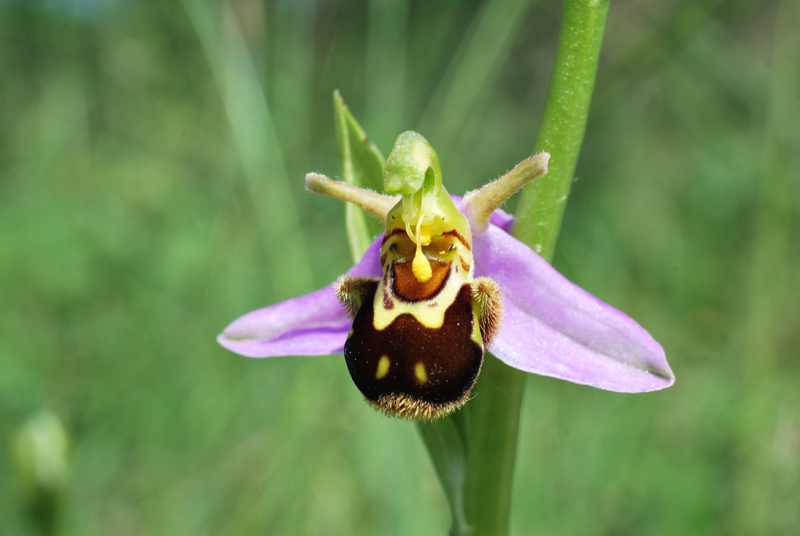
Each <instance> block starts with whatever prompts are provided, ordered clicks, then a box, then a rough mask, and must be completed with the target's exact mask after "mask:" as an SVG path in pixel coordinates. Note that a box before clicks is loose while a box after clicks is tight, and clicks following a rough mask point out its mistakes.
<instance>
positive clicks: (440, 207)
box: [218, 132, 674, 419]
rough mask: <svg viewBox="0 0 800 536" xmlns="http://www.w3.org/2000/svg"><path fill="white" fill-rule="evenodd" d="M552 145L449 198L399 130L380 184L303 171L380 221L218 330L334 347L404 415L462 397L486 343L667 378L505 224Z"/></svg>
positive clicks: (610, 313) (378, 403) (644, 382)
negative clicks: (361, 240)
mask: <svg viewBox="0 0 800 536" xmlns="http://www.w3.org/2000/svg"><path fill="white" fill-rule="evenodd" d="M548 159H549V155H547V154H540V155H536V156H533V157H531V158H529V159H527V160H524V161H523V162H521V163H520V164H519V165H517V166H516V167H515V168H514V169H513V170H512V171H510V172H509V173H507V174H506V175H504V176H503V177H501V178H500V179H498V180H497V181H495V182H493V183H490V184H488V185H486V186H484V187H483V188H481V189H479V190H476V191H474V192H470V193H467V194H466V195H465V196H464V197H463V198H458V197H455V196H450V195H449V194H448V193H447V191H446V190H445V188H444V186H443V185H442V175H441V169H440V166H439V161H438V157H437V156H436V153H435V152H434V151H433V149H432V148H431V147H430V145H429V144H428V142H427V141H426V140H425V139H424V138H423V137H422V136H421V135H419V134H417V133H415V132H405V133H403V134H401V135H400V137H399V138H398V140H397V142H396V143H395V147H394V149H393V150H392V153H391V154H390V155H389V158H388V159H387V160H386V165H385V168H384V171H383V182H384V190H385V191H386V195H384V194H378V193H376V192H372V191H369V190H364V189H361V188H358V187H356V186H353V185H350V184H347V183H344V182H340V181H334V180H331V179H329V178H327V177H325V176H323V175H319V174H316V173H311V174H308V175H307V176H306V187H307V189H309V190H310V191H312V192H316V193H321V194H324V195H328V196H331V197H335V198H338V199H341V200H344V201H347V202H350V203H354V204H355V205H357V206H360V207H361V208H363V209H365V210H366V211H367V212H368V213H370V214H372V215H373V216H375V217H377V218H379V219H380V220H382V221H384V222H385V226H386V229H385V232H384V233H382V234H381V235H380V236H378V237H377V239H375V241H374V242H373V243H372V244H371V246H370V247H369V248H368V249H367V251H366V253H365V254H364V256H363V257H362V258H361V260H360V261H359V262H358V263H357V264H356V265H355V266H353V267H352V268H351V269H350V270H349V271H348V272H347V273H346V274H345V275H343V276H342V277H341V278H339V279H338V280H337V281H336V282H334V283H332V284H331V285H329V286H327V287H325V288H323V289H320V290H318V291H316V292H312V293H311V294H307V295H305V296H301V297H299V298H294V299H290V300H288V301H284V302H282V303H278V304H275V305H272V306H269V307H266V308H263V309H259V310H256V311H253V312H250V313H247V314H245V315H244V316H242V317H241V318H239V319H237V320H235V321H234V322H233V323H232V324H231V325H229V326H228V327H227V328H226V329H225V330H224V331H223V332H222V334H221V335H219V337H218V341H219V343H220V344H221V345H222V346H224V347H225V348H227V349H229V350H231V351H233V352H236V353H238V354H241V355H244V356H248V357H273V356H287V355H327V354H340V353H344V355H345V361H346V364H347V367H348V369H349V371H350V374H351V377H352V378H353V381H354V382H355V384H356V386H357V387H358V388H359V390H360V391H361V392H362V394H363V395H364V397H365V399H366V400H367V402H368V403H370V404H371V405H372V406H374V407H375V408H376V409H378V410H380V411H382V412H384V413H386V414H388V415H392V416H397V417H403V418H410V419H414V418H422V419H433V418H438V417H441V416H444V415H447V414H448V413H450V412H452V411H454V410H455V409H457V408H458V407H460V406H461V405H462V404H464V403H465V402H466V401H467V400H468V398H469V394H470V391H471V390H472V387H473V385H474V384H475V382H476V380H477V378H478V375H479V373H480V369H481V365H482V363H483V358H484V354H485V353H486V352H487V351H490V352H491V354H492V355H494V356H495V357H496V358H497V359H500V360H501V361H502V362H504V363H505V364H507V365H509V366H512V367H514V368H517V369H519V370H523V371H526V372H531V373H534V374H540V375H544V376H551V377H554V378H560V379H562V380H567V381H570V382H574V383H578V384H584V385H591V386H594V387H598V388H600V389H606V390H610V391H619V392H644V391H654V390H658V389H663V388H665V387H669V386H670V385H672V384H673V382H674V376H673V374H672V370H671V369H670V367H669V364H668V363H667V360H666V357H665V354H664V350H663V348H662V347H661V345H659V344H658V343H657V342H656V341H655V340H654V339H653V337H651V336H650V334H649V333H647V331H645V330H644V329H643V328H642V327H641V326H640V325H639V324H637V323H636V322H635V321H634V320H632V319H631V318H630V317H628V316H627V315H625V314H624V313H622V312H620V311H618V310H617V309H615V308H614V307H612V306H610V305H608V304H606V303H604V302H602V301H601V300H599V299H597V298H595V297H594V296H592V295H591V294H589V293H588V292H586V291H585V290H583V289H581V288H580V287H578V286H577V285H575V284H573V283H571V282H570V281H569V280H567V279H566V278H565V277H564V276H562V275H561V274H560V273H559V272H558V271H556V270H555V269H554V268H553V267H552V266H551V265H550V264H549V263H548V262H547V261H545V260H544V259H543V258H542V257H540V256H539V255H537V254H536V253H535V252H534V251H533V250H532V249H531V248H529V247H528V246H527V245H525V244H523V243H522V242H520V241H518V240H517V239H515V238H514V237H513V236H511V234H509V233H510V230H511V226H512V225H513V217H512V216H510V215H508V214H507V213H505V212H504V211H502V210H501V209H500V208H499V207H500V205H502V203H504V202H505V201H506V200H507V199H508V198H509V197H510V196H511V195H513V194H514V193H515V192H516V191H517V190H519V188H521V187H522V186H523V185H524V184H526V183H527V182H529V181H530V180H532V179H534V178H536V177H538V176H540V175H542V174H544V173H546V170H547V161H548Z"/></svg>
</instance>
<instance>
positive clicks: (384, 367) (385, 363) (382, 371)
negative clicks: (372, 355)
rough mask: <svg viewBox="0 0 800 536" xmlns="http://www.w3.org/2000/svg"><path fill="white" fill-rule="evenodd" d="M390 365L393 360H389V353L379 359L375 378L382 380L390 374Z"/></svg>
mask: <svg viewBox="0 0 800 536" xmlns="http://www.w3.org/2000/svg"><path fill="white" fill-rule="evenodd" d="M389 365H391V361H389V356H388V355H382V356H381V358H380V360H378V370H377V371H376V372H375V379H376V380H381V379H383V378H385V377H386V375H387V374H389Z"/></svg>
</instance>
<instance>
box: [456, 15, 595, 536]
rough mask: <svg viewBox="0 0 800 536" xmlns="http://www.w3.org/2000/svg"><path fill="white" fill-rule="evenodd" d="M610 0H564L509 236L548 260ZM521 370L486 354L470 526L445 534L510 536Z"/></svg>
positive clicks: (472, 444) (468, 488)
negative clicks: (544, 159)
mask: <svg viewBox="0 0 800 536" xmlns="http://www.w3.org/2000/svg"><path fill="white" fill-rule="evenodd" d="M608 4H609V2H608V0H600V1H595V2H593V1H587V0H566V1H565V2H564V12H563V16H562V21H561V30H560V34H559V38H558V50H557V53H556V60H555V64H554V66H553V74H552V77H551V82H550V88H549V90H548V94H547V100H546V103H545V110H544V114H543V117H542V123H541V126H540V131H539V137H538V141H537V143H536V146H535V150H534V153H539V152H549V153H550V154H551V155H552V159H551V161H550V162H551V165H550V168H549V169H550V171H549V173H548V174H547V175H545V176H543V177H541V178H539V179H537V181H536V182H534V183H533V184H531V185H530V186H528V187H527V188H526V190H527V191H525V192H523V197H522V199H521V200H520V206H519V211H518V213H517V221H516V224H515V226H514V235H515V236H516V237H517V238H519V239H520V240H522V241H523V242H525V243H526V244H528V245H529V246H531V247H532V248H533V249H534V251H536V252H538V253H539V254H540V255H542V256H543V257H544V258H545V259H547V260H551V259H552V256H553V251H554V250H555V243H556V239H557V237H558V230H559V227H560V225H561V218H562V215H563V213H564V207H565V206H566V200H567V195H568V194H569V189H570V185H571V184H572V177H573V173H574V171H575V165H576V163H577V160H578V155H579V153H580V148H581V142H582V141H583V134H584V131H585V129H586V118H587V116H588V113H589V103H590V101H591V97H592V90H593V89H594V81H595V75H596V73H597V62H598V59H599V56H600V46H601V44H602V39H603V31H604V29H605V22H606V17H607V15H608ZM524 385H525V374H524V373H523V372H520V371H518V370H515V369H512V368H511V367H508V366H506V365H504V364H503V363H501V362H500V361H499V360H497V359H493V358H490V359H487V360H486V361H485V363H484V366H483V371H482V372H481V376H480V379H479V380H478V383H477V385H476V386H475V390H474V392H473V393H474V394H473V400H472V401H471V402H470V403H469V404H467V405H466V406H465V407H464V409H463V410H462V413H463V419H464V422H465V426H464V428H465V438H466V439H465V442H466V451H465V452H466V457H467V460H466V475H465V481H464V493H463V497H464V511H465V515H466V520H467V523H468V525H469V528H468V529H466V530H462V529H461V527H463V525H459V524H457V523H456V522H454V524H453V528H452V530H451V534H471V535H473V536H483V535H503V534H508V529H509V513H510V508H511V489H512V483H513V474H514V460H515V456H516V448H517V434H518V430H519V415H520V408H521V405H522V394H523V387H524Z"/></svg>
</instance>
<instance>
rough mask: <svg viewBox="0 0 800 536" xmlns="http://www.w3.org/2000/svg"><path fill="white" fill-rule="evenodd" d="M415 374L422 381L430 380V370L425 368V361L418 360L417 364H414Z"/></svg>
mask: <svg viewBox="0 0 800 536" xmlns="http://www.w3.org/2000/svg"><path fill="white" fill-rule="evenodd" d="M414 375H415V376H416V377H417V379H418V380H419V381H421V382H422V383H425V382H426V381H428V372H427V371H426V370H425V363H423V362H422V361H418V362H417V364H416V365H414Z"/></svg>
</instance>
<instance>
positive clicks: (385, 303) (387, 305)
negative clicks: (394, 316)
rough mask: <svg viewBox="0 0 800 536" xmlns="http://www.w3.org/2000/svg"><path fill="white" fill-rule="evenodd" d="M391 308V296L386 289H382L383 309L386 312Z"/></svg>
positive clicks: (392, 303)
mask: <svg viewBox="0 0 800 536" xmlns="http://www.w3.org/2000/svg"><path fill="white" fill-rule="evenodd" d="M392 307H394V301H392V295H391V294H390V293H389V289H388V288H387V287H383V308H384V309H387V310H388V309H391V308H392Z"/></svg>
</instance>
